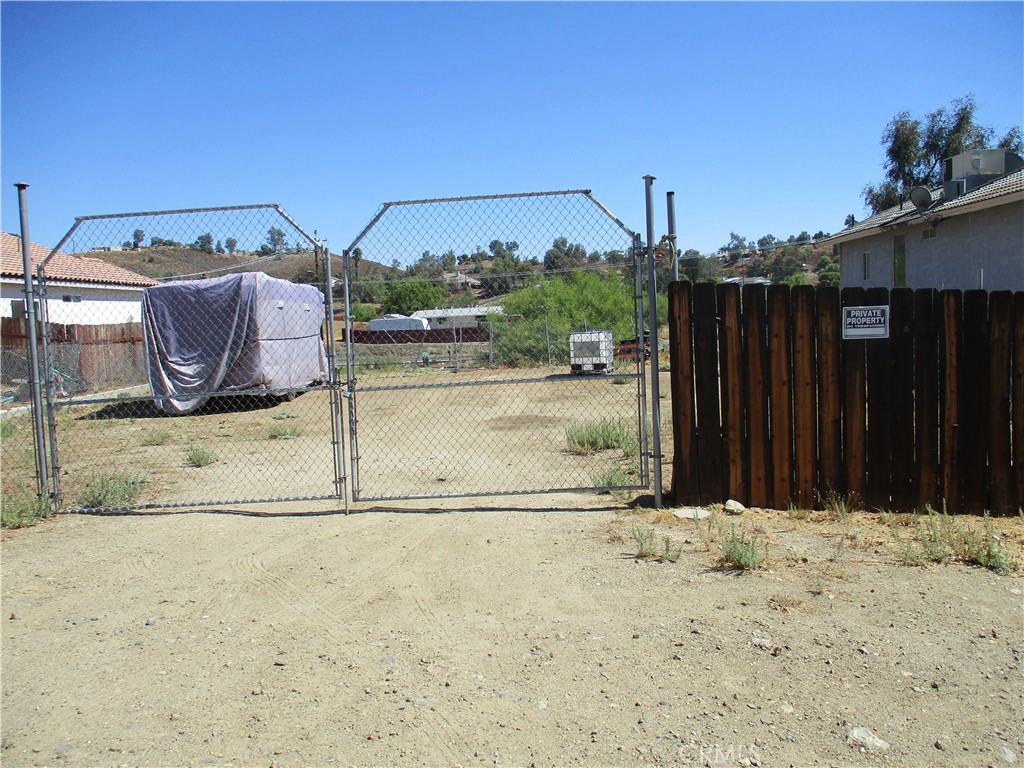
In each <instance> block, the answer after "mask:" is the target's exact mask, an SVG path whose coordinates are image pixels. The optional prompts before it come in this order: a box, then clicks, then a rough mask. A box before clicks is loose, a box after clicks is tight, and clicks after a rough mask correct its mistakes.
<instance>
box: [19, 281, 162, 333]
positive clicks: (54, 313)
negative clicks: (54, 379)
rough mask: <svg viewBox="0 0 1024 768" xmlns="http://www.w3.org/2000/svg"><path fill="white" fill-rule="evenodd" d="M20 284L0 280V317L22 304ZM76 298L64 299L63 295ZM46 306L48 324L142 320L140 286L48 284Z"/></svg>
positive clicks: (103, 323) (97, 323)
mask: <svg viewBox="0 0 1024 768" xmlns="http://www.w3.org/2000/svg"><path fill="white" fill-rule="evenodd" d="M23 291H24V284H23V283H21V282H13V281H7V280H4V281H3V282H2V283H0V317H14V316H15V311H14V306H15V304H17V305H18V306H19V307H21V305H23V303H24V300H25V295H24V293H23ZM65 295H66V296H70V297H78V299H79V300H78V301H64V296H65ZM46 307H47V310H48V311H49V320H50V322H51V323H59V324H61V325H111V324H117V323H127V322H129V321H132V322H139V321H140V320H142V289H141V288H116V289H115V288H97V287H94V286H74V285H57V284H48V285H47V290H46Z"/></svg>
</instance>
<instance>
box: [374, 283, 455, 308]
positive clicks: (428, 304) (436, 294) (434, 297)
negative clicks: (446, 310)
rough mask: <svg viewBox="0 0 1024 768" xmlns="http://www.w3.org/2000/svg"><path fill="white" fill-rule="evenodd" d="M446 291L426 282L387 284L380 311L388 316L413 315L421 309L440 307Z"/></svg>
mask: <svg viewBox="0 0 1024 768" xmlns="http://www.w3.org/2000/svg"><path fill="white" fill-rule="evenodd" d="M444 300H445V292H444V289H443V288H442V287H441V286H439V285H435V284H434V283H430V282H427V281H425V280H408V281H401V282H399V281H394V282H391V283H388V284H387V287H386V289H385V291H384V296H383V298H382V300H381V304H380V310H381V313H382V314H386V315H411V314H412V313H413V312H417V311H419V310H421V309H433V308H435V307H440V306H441V305H442V304H443V303H444Z"/></svg>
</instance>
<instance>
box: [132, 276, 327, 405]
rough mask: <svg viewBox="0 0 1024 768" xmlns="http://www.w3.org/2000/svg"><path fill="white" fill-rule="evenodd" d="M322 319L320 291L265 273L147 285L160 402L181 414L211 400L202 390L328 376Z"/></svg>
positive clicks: (301, 382) (147, 320) (145, 303)
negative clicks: (322, 336)
mask: <svg viewBox="0 0 1024 768" xmlns="http://www.w3.org/2000/svg"><path fill="white" fill-rule="evenodd" d="M323 322H324V295H323V293H322V292H321V291H320V290H319V289H318V288H316V287H314V286H311V285H298V284H296V283H290V282H288V281H287V280H279V279H277V278H274V277H271V276H270V275H267V274H265V273H263V272H245V273H242V274H237V275H227V276H225V277H213V278H210V279H207V280H191V281H180V282H172V283H166V284H164V285H156V286H153V287H150V288H146V290H145V292H144V293H143V297H142V323H143V327H144V329H145V335H146V356H147V359H148V366H149V385H150V387H151V388H152V390H153V394H154V395H155V396H156V397H157V398H162V399H158V400H157V401H156V402H157V404H158V405H159V406H160V408H161V409H163V410H164V411H165V412H167V413H170V414H182V413H190V412H191V411H194V410H195V409H196V408H199V407H200V406H202V405H203V403H205V402H206V401H207V400H208V399H209V396H208V395H204V394H202V393H211V392H230V391H240V390H268V389H270V390H277V389H292V388H298V387H304V386H307V385H309V384H312V383H314V382H320V381H326V380H327V355H326V351H325V350H324V344H323V341H322V339H321V337H320V330H321V327H322V326H323ZM168 396H173V397H168Z"/></svg>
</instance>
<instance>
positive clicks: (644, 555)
mask: <svg viewBox="0 0 1024 768" xmlns="http://www.w3.org/2000/svg"><path fill="white" fill-rule="evenodd" d="M630 534H631V535H632V537H633V541H635V542H636V556H637V558H638V559H640V560H658V561H659V562H662V563H674V562H676V561H677V560H678V559H679V555H680V554H682V551H683V548H682V546H678V547H673V546H672V540H671V539H669V537H668V536H664V537H663V540H662V543H661V545H660V546H659V544H658V542H657V536H656V535H655V533H654V529H653V528H647V529H644V528H641V527H640V526H637V525H634V526H633V528H632V530H631V531H630Z"/></svg>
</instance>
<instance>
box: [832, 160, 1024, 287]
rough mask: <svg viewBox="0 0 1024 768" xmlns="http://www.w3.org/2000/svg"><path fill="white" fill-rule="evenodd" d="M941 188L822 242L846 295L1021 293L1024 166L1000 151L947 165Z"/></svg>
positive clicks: (914, 194)
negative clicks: (830, 248) (832, 255)
mask: <svg viewBox="0 0 1024 768" xmlns="http://www.w3.org/2000/svg"><path fill="white" fill-rule="evenodd" d="M943 166H944V167H943V184H942V186H940V187H935V188H932V189H929V188H926V187H915V188H914V189H913V190H912V191H911V193H910V199H909V200H905V201H903V203H901V204H900V205H896V206H893V207H892V208H889V209H888V210H884V211H880V212H878V213H876V214H874V215H873V216H871V217H869V218H867V219H865V220H864V221H861V222H858V223H856V224H853V225H852V226H850V227H847V228H846V229H844V230H842V231H841V232H838V233H837V234H835V235H833V236H832V237H829V238H827V239H825V240H822V241H821V242H823V243H831V244H833V245H837V246H838V250H839V264H840V285H841V286H842V287H843V288H848V287H863V288H876V287H882V288H902V287H906V288H938V289H943V288H954V289H959V290H970V289H973V288H983V289H985V290H989V291H996V290H1011V291H1024V160H1022V159H1021V157H1020V156H1019V155H1017V154H1016V153H1014V152H1008V151H1006V150H1002V149H998V150H996V149H983V150H972V151H968V152H964V153H961V154H959V155H956V156H955V157H952V158H948V159H947V160H945V162H944V164H943Z"/></svg>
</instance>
